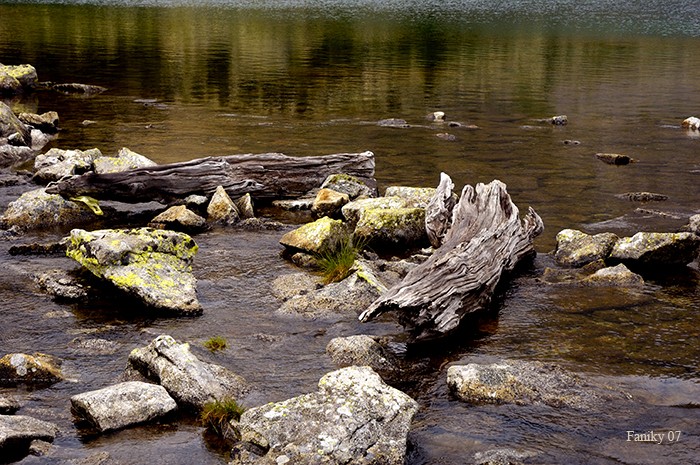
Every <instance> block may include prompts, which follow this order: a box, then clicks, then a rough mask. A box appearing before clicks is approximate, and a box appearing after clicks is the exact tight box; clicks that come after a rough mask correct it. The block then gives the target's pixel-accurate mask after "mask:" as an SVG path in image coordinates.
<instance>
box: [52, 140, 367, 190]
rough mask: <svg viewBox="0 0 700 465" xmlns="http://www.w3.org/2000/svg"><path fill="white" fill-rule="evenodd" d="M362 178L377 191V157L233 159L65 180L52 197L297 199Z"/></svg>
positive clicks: (253, 156) (265, 156)
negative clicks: (338, 179)
mask: <svg viewBox="0 0 700 465" xmlns="http://www.w3.org/2000/svg"><path fill="white" fill-rule="evenodd" d="M335 173H345V174H349V175H352V176H356V177H357V178H359V179H360V180H362V181H364V182H366V183H368V185H369V186H370V187H372V188H375V187H376V181H375V180H374V154H373V153H372V152H369V151H368V152H362V153H339V154H333V155H325V156H319V157H290V156H287V155H283V154H281V153H263V154H245V155H229V156H226V157H207V158H199V159H196V160H191V161H186V162H180V163H169V164H165V165H158V166H154V167H146V168H137V169H134V170H129V171H124V172H121V173H106V174H96V173H88V174H84V175H82V176H74V177H71V178H67V179H63V180H61V181H58V182H57V183H55V184H51V185H50V186H49V187H48V188H47V192H49V193H54V194H60V195H62V196H63V197H68V198H70V197H75V196H78V195H88V196H91V197H95V198H97V199H101V200H118V201H122V202H129V203H138V202H148V201H151V200H156V201H161V202H168V201H170V200H173V199H179V198H184V197H187V196H188V195H191V194H199V195H206V196H211V194H213V193H214V191H215V190H216V187H217V186H222V187H223V188H224V189H226V192H227V193H228V194H229V195H230V196H240V195H244V194H247V193H250V194H251V195H252V196H253V197H255V198H256V199H257V200H271V199H277V198H296V197H300V196H302V195H304V194H306V193H307V192H308V191H310V190H311V189H314V188H316V187H319V186H320V185H321V183H323V181H324V180H325V179H326V177H327V176H328V175H330V174H335Z"/></svg>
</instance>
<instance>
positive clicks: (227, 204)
mask: <svg viewBox="0 0 700 465" xmlns="http://www.w3.org/2000/svg"><path fill="white" fill-rule="evenodd" d="M240 219H241V215H240V213H239V212H238V208H236V204H235V203H233V200H231V197H229V195H228V193H227V192H226V190H225V189H224V188H223V187H222V186H218V187H217V188H216V191H214V195H212V197H211V200H210V201H209V206H208V207H207V220H208V221H209V222H210V223H215V224H220V225H230V224H234V223H237V222H238V221H240Z"/></svg>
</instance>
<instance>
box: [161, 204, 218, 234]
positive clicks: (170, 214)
mask: <svg viewBox="0 0 700 465" xmlns="http://www.w3.org/2000/svg"><path fill="white" fill-rule="evenodd" d="M206 222H207V221H206V220H205V219H204V218H202V217H201V216H199V215H197V214H196V213H194V212H193V211H191V210H189V209H188V208H187V207H185V206H184V205H177V206H174V207H170V208H168V209H167V210H165V211H164V212H162V213H160V214H159V215H158V216H156V217H155V218H153V219H152V220H151V222H150V223H148V226H150V227H152V228H156V229H172V230H173V231H181V232H185V233H197V232H200V231H202V230H203V229H204V228H205V226H206Z"/></svg>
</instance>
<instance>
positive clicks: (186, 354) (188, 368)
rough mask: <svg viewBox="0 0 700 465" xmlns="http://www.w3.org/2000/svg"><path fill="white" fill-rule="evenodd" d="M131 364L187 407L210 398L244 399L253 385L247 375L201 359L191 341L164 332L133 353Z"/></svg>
mask: <svg viewBox="0 0 700 465" xmlns="http://www.w3.org/2000/svg"><path fill="white" fill-rule="evenodd" d="M129 368H132V369H135V370H137V371H139V372H140V373H141V374H142V375H144V376H146V377H148V378H151V379H153V380H154V381H156V382H158V383H159V384H160V385H161V386H163V387H164V388H165V389H166V390H167V391H168V393H169V394H170V395H171V396H172V397H173V398H174V399H175V400H176V401H177V403H178V404H180V405H181V406H183V407H186V408H189V409H192V410H195V411H198V410H201V409H202V408H203V407H204V405H205V404H206V403H208V402H213V401H224V400H227V399H234V400H237V399H240V397H241V396H242V395H243V394H245V393H246V392H247V391H248V389H249V387H248V384H247V382H246V381H245V379H243V377H241V376H239V375H237V374H235V373H233V372H232V371H230V370H228V369H226V368H224V367H222V366H219V365H215V364H213V363H206V362H202V361H201V360H199V359H198V358H197V357H196V356H194V355H193V354H192V352H190V345H189V344H187V343H181V342H177V341H175V340H174V339H173V338H172V337H171V336H168V335H161V336H158V337H157V338H155V339H154V340H153V341H152V342H151V343H150V344H149V345H147V346H146V347H142V348H138V349H134V350H132V351H131V353H130V354H129Z"/></svg>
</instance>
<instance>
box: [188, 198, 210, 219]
mask: <svg viewBox="0 0 700 465" xmlns="http://www.w3.org/2000/svg"><path fill="white" fill-rule="evenodd" d="M208 204H209V199H208V198H207V197H206V196H204V195H196V194H192V195H188V196H187V198H185V206H186V207H187V208H189V209H190V210H192V211H193V212H195V213H197V214H200V215H205V214H206V213H207V205H208Z"/></svg>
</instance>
